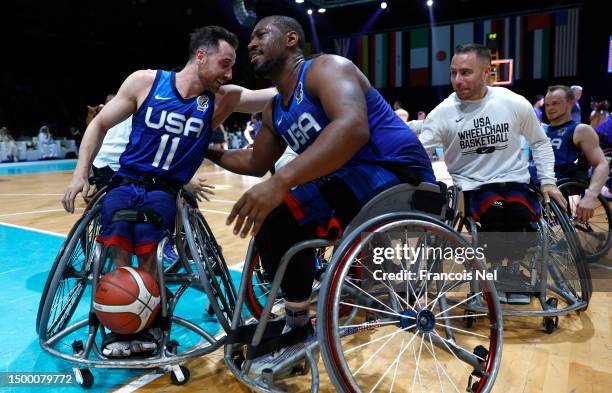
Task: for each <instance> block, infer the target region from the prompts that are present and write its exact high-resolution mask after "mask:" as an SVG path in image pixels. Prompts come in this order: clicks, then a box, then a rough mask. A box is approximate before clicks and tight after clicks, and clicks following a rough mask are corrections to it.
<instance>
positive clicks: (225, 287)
mask: <svg viewBox="0 0 612 393" xmlns="http://www.w3.org/2000/svg"><path fill="white" fill-rule="evenodd" d="M181 220H182V230H183V231H184V233H185V241H186V243H187V244H186V245H180V244H177V247H180V248H184V249H185V250H186V255H185V257H186V258H188V260H191V261H193V263H194V265H195V269H196V271H197V272H198V274H199V276H200V284H201V285H202V288H203V290H204V292H205V293H206V295H207V296H208V298H209V302H210V306H211V307H212V311H213V312H214V314H215V315H216V316H217V318H218V320H219V323H220V324H221V326H222V327H223V328H224V329H225V331H229V323H230V322H231V319H232V315H233V313H234V309H235V307H236V288H235V286H234V283H233V282H232V278H231V275H230V271H229V269H228V267H227V264H226V262H225V259H224V258H223V254H222V252H221V247H220V246H219V244H218V243H217V241H216V240H215V238H214V236H213V234H212V231H211V230H210V227H209V226H208V224H207V223H206V220H205V219H204V216H203V215H202V214H201V213H200V211H199V210H198V209H197V208H193V207H192V206H190V205H189V204H187V203H184V204H183V206H182V210H181ZM178 240H179V239H177V241H178Z"/></svg>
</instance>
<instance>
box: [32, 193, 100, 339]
mask: <svg viewBox="0 0 612 393" xmlns="http://www.w3.org/2000/svg"><path fill="white" fill-rule="evenodd" d="M101 196H102V194H99V195H98V196H97V197H96V198H94V199H92V201H91V202H90V206H88V208H87V210H86V213H85V214H84V215H83V216H82V217H81V218H80V219H79V220H78V221H77V222H76V224H75V225H74V226H73V227H72V229H71V230H70V233H69V234H68V237H67V238H66V240H65V241H64V244H63V245H62V247H61V249H60V251H59V253H58V254H57V257H56V258H55V261H54V262H53V266H52V268H51V271H50V273H49V276H48V278H47V282H46V283H45V287H44V289H43V294H42V297H41V300H40V304H39V307H38V315H37V318H36V326H37V329H38V335H39V337H40V338H41V339H48V338H50V337H52V336H54V335H55V334H56V333H58V332H60V331H61V330H63V329H64V328H65V327H66V326H68V323H69V322H70V319H71V318H72V315H73V313H74V310H75V309H76V307H77V305H78V303H79V300H80V299H81V297H82V296H83V293H84V291H85V288H86V287H87V285H89V283H90V277H89V275H90V273H91V272H90V270H91V267H92V262H93V260H92V257H93V253H94V249H95V243H96V237H97V235H98V233H99V230H100V224H99V218H100V208H101V200H102V198H101Z"/></svg>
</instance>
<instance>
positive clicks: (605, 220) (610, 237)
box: [559, 181, 612, 261]
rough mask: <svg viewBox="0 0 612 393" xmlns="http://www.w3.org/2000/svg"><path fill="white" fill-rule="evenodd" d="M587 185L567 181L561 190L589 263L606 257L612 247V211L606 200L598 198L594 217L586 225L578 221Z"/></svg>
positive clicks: (562, 184)
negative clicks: (579, 203) (578, 213)
mask: <svg viewBox="0 0 612 393" xmlns="http://www.w3.org/2000/svg"><path fill="white" fill-rule="evenodd" d="M587 188H588V185H587V184H584V183H582V182H579V181H567V182H564V183H561V184H560V185H559V190H560V191H561V192H562V193H563V196H564V197H565V199H566V200H567V202H568V208H567V215H568V216H569V219H570V222H571V224H572V226H573V227H574V229H575V230H576V234H577V236H578V240H579V241H580V246H581V247H582V250H583V251H584V254H585V257H586V258H587V259H588V260H589V261H596V260H598V259H600V258H601V257H603V256H605V255H606V254H607V253H608V251H609V250H610V247H611V246H612V209H611V208H610V205H609V203H608V201H607V200H606V198H604V197H603V196H602V195H599V196H598V197H597V205H596V207H595V212H594V215H593V217H592V218H591V219H590V220H589V221H588V222H586V223H582V222H579V221H578V220H577V219H576V211H577V209H578V202H580V199H582V197H583V196H584V192H585V191H586V189H587Z"/></svg>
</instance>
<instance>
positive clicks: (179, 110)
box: [62, 26, 275, 357]
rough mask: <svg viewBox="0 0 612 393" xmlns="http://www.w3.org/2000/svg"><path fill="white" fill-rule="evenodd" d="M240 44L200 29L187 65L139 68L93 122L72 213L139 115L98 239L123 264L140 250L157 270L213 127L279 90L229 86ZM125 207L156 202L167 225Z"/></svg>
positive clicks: (67, 201)
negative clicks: (127, 213) (113, 136)
mask: <svg viewBox="0 0 612 393" xmlns="http://www.w3.org/2000/svg"><path fill="white" fill-rule="evenodd" d="M237 47H238V39H237V37H236V36H235V35H234V34H233V33H231V32H229V31H227V30H226V29H224V28H221V27H217V26H207V27H203V28H200V29H197V30H195V31H194V32H193V34H192V35H191V41H190V57H189V61H188V62H187V64H186V65H185V67H184V68H183V69H182V70H181V71H179V72H177V73H175V72H170V71H164V70H140V71H136V72H134V73H133V74H132V75H130V76H129V77H128V78H127V79H126V80H125V81H124V82H123V84H122V86H121V87H120V89H119V91H118V93H117V95H116V96H115V98H114V99H113V100H111V101H110V102H109V103H108V104H107V105H106V106H105V107H104V108H103V109H102V111H101V112H100V113H99V114H98V115H97V116H96V117H95V118H94V119H93V121H92V122H91V123H90V124H89V126H88V127H87V130H86V131H85V135H84V137H83V141H82V144H81V149H80V154H79V160H78V163H77V167H76V169H75V171H74V173H73V176H72V181H71V182H70V184H69V185H68V187H67V189H66V191H65V194H64V198H63V200H62V203H63V205H64V208H65V209H66V211H68V212H71V213H72V212H74V200H75V197H76V195H77V194H78V193H80V192H82V193H83V194H84V195H87V191H88V189H89V184H88V181H87V177H88V173H89V168H90V166H91V163H92V161H93V159H94V157H95V155H96V153H97V151H98V150H99V148H100V145H101V144H102V140H103V139H104V135H105V134H106V131H107V130H108V129H109V128H111V127H113V126H114V125H116V124H118V123H119V122H121V121H123V120H125V119H126V118H127V117H129V116H132V119H133V120H132V132H131V134H130V140H129V142H128V145H127V147H126V149H125V151H124V152H123V153H122V154H121V157H120V159H119V163H120V168H119V170H118V172H117V174H116V175H115V176H114V177H113V179H112V180H111V184H110V188H109V190H108V191H107V194H106V196H105V198H104V201H103V204H102V209H101V228H100V235H99V236H98V241H100V242H101V243H102V244H104V245H105V246H107V247H110V250H111V254H112V257H113V260H114V262H115V264H116V265H117V266H129V265H130V264H131V254H132V253H135V254H136V255H137V256H138V260H139V265H140V267H141V268H142V269H144V270H146V271H147V272H149V273H150V274H152V275H153V277H156V258H155V249H156V247H157V243H158V242H159V241H160V240H161V239H162V238H163V237H164V236H166V234H167V233H169V232H171V231H172V229H173V226H174V219H175V215H176V201H175V200H176V193H177V192H178V190H179V189H180V188H181V187H182V186H183V185H185V184H186V183H187V182H189V179H191V178H192V176H193V175H194V174H195V172H196V171H197V170H198V168H199V167H200V165H201V164H202V161H203V160H204V156H205V154H206V151H207V149H208V145H209V143H210V142H211V138H212V130H213V129H214V128H216V127H217V126H219V124H221V122H222V121H223V120H224V119H225V118H227V116H229V114H231V113H232V112H234V111H238V112H244V113H252V112H258V111H261V110H262V109H263V107H264V105H265V103H266V102H268V101H269V100H270V99H271V97H272V96H273V95H274V93H275V90H274V89H264V90H257V91H251V90H248V89H244V88H242V87H239V86H235V85H226V86H222V85H224V84H225V83H226V82H227V81H229V80H230V79H231V78H232V67H233V65H234V63H235V61H236V48H237ZM122 209H141V210H142V209H152V210H153V211H155V212H156V213H157V215H158V216H159V217H160V218H161V223H160V224H161V225H155V224H151V223H149V222H128V221H125V220H120V219H119V220H118V219H117V217H114V215H115V213H116V212H117V211H118V210H122ZM112 340H115V341H112ZM112 340H109V341H108V343H106V344H108V345H103V347H104V353H105V354H107V355H109V356H117V357H121V356H129V355H130V354H131V353H132V352H146V351H149V350H152V349H155V348H156V343H154V342H152V341H151V340H150V338H147V339H146V340H144V341H143V340H132V342H131V345H130V343H129V342H128V341H127V340H123V339H120V338H119V339H117V338H113V339H112Z"/></svg>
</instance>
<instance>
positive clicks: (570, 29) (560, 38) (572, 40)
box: [554, 8, 579, 77]
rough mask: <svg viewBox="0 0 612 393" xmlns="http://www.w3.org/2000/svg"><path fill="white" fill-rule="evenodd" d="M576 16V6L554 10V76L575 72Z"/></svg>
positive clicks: (576, 66)
mask: <svg viewBox="0 0 612 393" xmlns="http://www.w3.org/2000/svg"><path fill="white" fill-rule="evenodd" d="M578 17H579V9H578V8H571V9H569V10H562V11H557V12H555V65H554V76H555V77H560V76H574V75H576V73H577V68H578V65H577V62H578V21H579V19H578Z"/></svg>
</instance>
